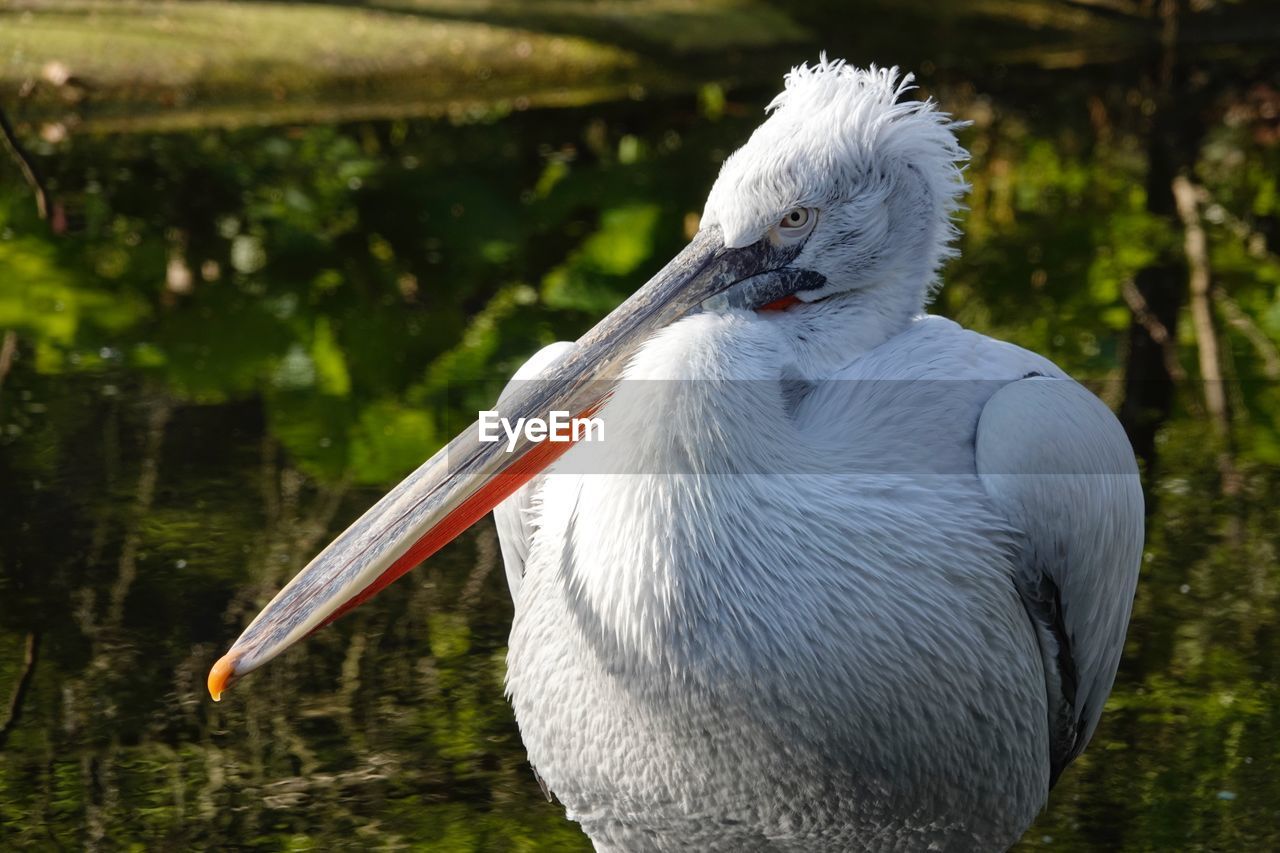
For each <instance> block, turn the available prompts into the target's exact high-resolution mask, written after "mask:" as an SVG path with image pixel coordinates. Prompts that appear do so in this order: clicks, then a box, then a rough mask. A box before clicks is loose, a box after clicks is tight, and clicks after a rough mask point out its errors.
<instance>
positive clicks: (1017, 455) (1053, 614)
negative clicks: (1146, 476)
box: [976, 376, 1143, 783]
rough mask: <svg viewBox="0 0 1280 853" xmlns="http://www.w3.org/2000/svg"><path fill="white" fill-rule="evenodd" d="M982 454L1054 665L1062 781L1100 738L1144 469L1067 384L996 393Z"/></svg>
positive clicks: (1087, 398) (981, 438)
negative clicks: (1016, 533)
mask: <svg viewBox="0 0 1280 853" xmlns="http://www.w3.org/2000/svg"><path fill="white" fill-rule="evenodd" d="M976 454H977V471H978V475H979V477H980V478H981V481H982V484H983V487H984V488H985V490H986V492H987V494H988V495H989V496H990V498H991V500H992V502H993V503H994V504H995V506H996V507H997V509H998V510H1000V511H1001V512H1003V513H1004V514H1005V516H1006V518H1007V519H1008V520H1009V522H1010V524H1011V525H1012V526H1013V528H1014V529H1015V530H1017V531H1019V533H1020V541H1019V543H1018V546H1019V549H1020V551H1019V554H1018V556H1017V565H1018V576H1017V578H1016V582H1017V584H1018V588H1019V592H1020V593H1021V595H1022V599H1023V602H1024V604H1025V605H1026V608H1027V613H1028V615H1029V616H1030V618H1031V620H1032V623H1033V624H1034V625H1035V628H1036V631H1037V635H1038V638H1039V640H1040V648H1041V653H1042V655H1043V657H1044V662H1045V680H1046V688H1047V690H1048V699H1049V718H1050V719H1049V726H1050V729H1049V730H1050V738H1051V742H1050V749H1051V755H1050V759H1051V762H1050V766H1051V777H1050V778H1051V783H1052V782H1056V781H1057V778H1058V775H1059V774H1060V773H1061V772H1062V769H1063V768H1064V767H1066V765H1067V764H1068V763H1070V762H1071V760H1072V759H1074V758H1075V757H1076V756H1077V755H1079V754H1080V752H1081V750H1083V749H1084V747H1085V745H1086V744H1087V743H1088V742H1089V739H1090V738H1091V737H1092V736H1093V732H1094V729H1095V728H1096V727H1097V725H1098V720H1099V718H1100V717H1101V714H1102V706H1103V704H1104V703H1105V702H1106V699H1107V696H1108V694H1109V693H1110V692H1111V685H1112V682H1113V681H1114V679H1115V674H1116V667H1117V666H1118V665H1119V662H1120V653H1121V650H1122V648H1123V646H1124V637H1125V630H1126V628H1127V627H1128V624H1129V611H1130V608H1131V606H1132V603H1133V594H1134V589H1135V587H1136V585H1137V580H1138V568H1139V564H1140V562H1141V558H1142V540H1143V499H1142V488H1141V484H1140V481H1139V477H1138V470H1137V467H1136V465H1135V464H1134V458H1133V450H1132V448H1131V447H1130V445H1129V441H1128V439H1127V437H1126V436H1125V433H1124V430H1123V429H1122V428H1121V426H1120V424H1119V422H1118V421H1117V420H1116V418H1115V416H1114V415H1112V413H1111V412H1110V410H1108V409H1107V407H1106V406H1104V405H1103V404H1102V402H1101V401H1100V400H1098V398H1097V397H1095V396H1093V395H1092V394H1091V393H1089V391H1087V390H1086V389H1085V388H1083V387H1081V386H1080V385H1078V384H1076V383H1075V382H1073V381H1071V380H1069V379H1051V378H1044V377H1038V376H1037V377H1029V378H1025V379H1022V380H1019V381H1016V382H1011V383H1009V384H1008V385H1006V386H1004V387H1003V388H1001V389H1000V390H999V391H997V392H996V393H995V394H994V395H993V396H992V397H991V399H990V400H989V401H988V402H987V403H986V406H985V407H984V408H983V411H982V415H981V417H980V419H979V422H978V430H977V437H976Z"/></svg>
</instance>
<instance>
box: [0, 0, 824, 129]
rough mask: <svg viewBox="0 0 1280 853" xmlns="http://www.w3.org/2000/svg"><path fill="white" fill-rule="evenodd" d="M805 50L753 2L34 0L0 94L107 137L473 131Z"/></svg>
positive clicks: (0, 51)
mask: <svg viewBox="0 0 1280 853" xmlns="http://www.w3.org/2000/svg"><path fill="white" fill-rule="evenodd" d="M803 37H804V31H803V30H802V29H801V28H800V27H798V26H797V25H796V24H794V23H792V22H791V21H790V20H789V19H788V18H787V17H785V16H784V15H783V14H782V13H780V12H778V11H777V10H775V9H773V8H770V7H768V6H765V5H763V4H762V3H761V2H759V0H713V1H712V2H709V3H708V2H702V3H694V2H691V0H606V2H584V1H583V0H552V2H546V3H537V4H525V3H518V2H514V0H493V2H462V0H385V2H384V1H383V0H375V2H368V3H305V2H300V3H278V2H277V3H264V2H230V1H229V0H214V1H213V2H162V0H45V1H44V2H39V1H38V0H28V2H9V3H0V92H3V93H4V95H3V102H4V103H7V104H12V103H14V101H15V100H16V101H20V102H21V112H22V114H23V115H24V116H26V117H28V118H31V119H34V120H41V121H44V120H50V121H52V120H60V119H62V118H64V117H65V116H66V115H68V114H71V115H73V116H74V122H75V124H76V125H77V126H78V127H83V128H86V129H98V130H127V129H144V128H145V129H172V128H181V127H192V126H198V125H208V124H217V125H224V126H235V125H243V124H254V123H274V122H279V121H294V120H299V119H301V118H303V117H305V118H309V119H312V120H314V119H316V118H322V119H328V120H332V119H336V118H344V117H352V118H356V117H365V116H370V115H379V116H387V115H433V114H454V115H459V116H468V115H474V114H475V113H476V112H478V111H484V110H486V109H492V108H497V109H499V110H505V109H509V108H520V107H522V106H525V105H528V106H536V105H543V104H563V103H581V102H585V101H590V100H595V99H598V98H604V97H616V96H618V95H619V94H622V93H626V92H627V91H629V90H635V89H636V87H637V86H640V87H642V88H652V89H659V90H661V89H669V88H682V87H684V86H685V85H687V84H688V83H689V81H691V80H693V79H695V78H694V76H693V75H691V73H690V72H691V71H692V70H693V69H694V68H695V67H698V66H700V64H701V63H704V62H706V61H709V60H710V59H712V58H713V57H714V58H716V59H718V60H722V59H723V58H724V56H725V53H726V52H732V51H741V50H748V49H750V50H753V51H759V50H761V49H764V48H768V47H769V46H773V45H785V44H788V43H795V42H797V41H799V40H801V39H803ZM698 76H701V75H700V74H699V75H698Z"/></svg>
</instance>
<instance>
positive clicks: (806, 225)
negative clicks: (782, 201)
mask: <svg viewBox="0 0 1280 853" xmlns="http://www.w3.org/2000/svg"><path fill="white" fill-rule="evenodd" d="M817 221H818V211H817V210H815V209H814V208H812V207H793V208H791V209H790V210H788V211H787V212H786V213H784V214H782V218H781V219H779V220H778V224H777V225H775V226H774V227H773V231H774V234H775V239H776V240H778V241H779V242H782V243H793V242H795V241H796V240H799V239H801V238H803V237H808V236H809V232H810V231H812V230H813V226H814V224H815V223H817Z"/></svg>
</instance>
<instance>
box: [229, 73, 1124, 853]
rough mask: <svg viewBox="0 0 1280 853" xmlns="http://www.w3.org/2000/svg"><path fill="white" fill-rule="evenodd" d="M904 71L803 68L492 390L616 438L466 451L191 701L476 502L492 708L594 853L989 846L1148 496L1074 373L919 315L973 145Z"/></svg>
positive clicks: (307, 627) (349, 602)
mask: <svg viewBox="0 0 1280 853" xmlns="http://www.w3.org/2000/svg"><path fill="white" fill-rule="evenodd" d="M909 79H910V78H906V79H904V80H903V81H902V82H899V81H898V78H897V74H896V71H893V70H889V71H883V70H876V69H874V68H873V69H871V70H870V71H859V70H856V69H853V68H850V67H848V66H846V65H844V64H843V63H841V62H827V61H826V60H825V59H824V60H823V61H821V62H819V63H818V64H817V65H816V66H813V67H801V68H797V69H795V70H794V71H793V72H792V73H791V74H790V75H789V76H788V78H787V88H786V91H785V92H784V93H783V94H782V95H780V96H779V97H778V99H777V100H776V101H775V102H774V104H773V105H772V106H771V110H772V112H771V115H770V117H769V119H768V120H767V121H766V122H765V123H764V124H763V125H762V126H761V128H760V129H759V130H757V131H756V133H755V134H754V135H753V136H752V137H751V139H750V141H748V142H747V144H746V145H745V146H743V148H742V149H741V150H739V151H738V152H737V153H735V154H734V155H733V156H732V157H730V158H729V159H728V160H727V161H726V162H725V165H724V168H723V170H722V171H721V174H720V177H719V179H718V180H717V181H716V184H715V186H714V187H713V189H712V191H711V196H710V198H709V200H708V202H707V207H706V211H705V214H704V216H703V224H702V229H701V230H700V231H699V233H698V234H697V235H695V237H694V238H693V240H692V241H691V242H690V244H689V246H688V247H687V248H686V249H685V250H684V251H682V252H681V253H680V255H678V256H677V257H676V258H675V259H673V260H672V261H671V262H670V263H669V264H667V266H666V267H664V268H663V269H662V270H661V271H660V272H659V273H658V274H657V275H655V276H654V278H653V279H652V280H651V281H649V282H648V283H647V284H646V285H644V286H643V287H642V288H640V289H639V290H638V291H637V292H636V293H635V294H634V295H633V296H632V297H631V298H629V299H628V300H627V301H626V302H624V303H623V304H622V305H621V306H619V307H618V308H617V309H616V310H614V311H613V312H612V313H611V314H610V315H609V316H608V317H606V318H605V319H604V320H602V321H601V322H600V323H599V324H598V325H597V326H596V327H595V328H594V329H592V330H591V331H590V332H588V333H587V334H586V335H584V336H583V337H582V338H580V339H579V340H578V341H577V342H576V343H572V344H570V343H562V344H556V345H554V346H553V347H548V348H547V349H545V350H543V351H542V352H541V353H539V354H538V355H536V356H534V358H533V359H531V360H530V362H529V363H528V364H526V365H525V367H524V368H523V369H522V370H521V371H520V373H519V374H518V375H517V379H519V380H521V381H519V382H513V383H512V384H511V385H510V386H508V389H507V391H506V392H504V394H503V399H501V400H500V401H499V403H498V408H499V410H501V412H503V413H505V414H506V415H515V416H517V418H526V417H545V416H546V415H547V414H548V413H549V412H555V411H565V412H568V413H570V414H576V413H583V412H595V411H597V410H598V411H599V416H600V417H601V418H603V419H604V420H605V423H606V426H607V430H606V441H604V442H601V443H597V444H587V443H583V444H579V445H576V446H574V447H573V449H572V450H570V451H569V452H568V453H567V454H565V455H563V456H562V457H560V458H559V461H558V462H556V461H554V460H555V459H556V456H557V452H556V451H557V448H556V447H555V446H554V445H549V444H543V443H539V442H537V441H535V440H533V439H532V438H530V437H528V436H527V435H526V436H525V437H524V438H521V439H519V440H517V441H514V442H513V443H512V444H510V445H507V446H503V445H502V444H495V443H492V442H486V440H485V439H484V437H483V435H482V434H481V431H480V430H479V424H476V425H473V426H472V427H471V428H470V429H468V430H465V431H463V433H462V434H460V435H459V436H458V437H457V438H455V439H454V440H453V441H451V442H450V443H449V445H448V446H447V447H445V448H444V449H442V450H441V451H440V452H439V453H437V454H436V455H435V456H434V457H432V459H430V460H428V461H427V462H426V463H425V464H423V465H422V467H420V468H419V469H418V470H417V471H414V472H413V473H412V474H410V475H409V476H408V477H407V478H406V479H405V480H404V482H402V483H401V484H400V485H398V486H396V487H395V488H394V489H393V490H391V492H389V493H388V494H387V495H386V496H385V497H383V498H382V499H381V500H380V501H378V503H377V504H375V505H374V506H373V507H372V508H370V509H369V510H368V511H367V512H366V513H365V514H364V515H363V516H362V517H361V518H359V519H358V520H356V521H355V522H354V523H353V524H352V525H351V527H350V528H348V529H347V530H346V531H345V532H344V533H343V534H342V535H341V536H339V537H338V538H337V539H336V540H335V541H334V542H333V543H331V544H330V545H329V546H328V547H326V548H325V549H324V551H322V552H321V553H320V554H319V555H318V556H316V558H315V559H313V560H312V561H311V562H310V563H309V564H308V565H307V566H306V567H305V568H304V569H303V570H302V571H301V572H300V573H299V574H298V576H297V577H295V578H294V579H293V580H292V581H291V582H290V583H289V584H288V585H287V586H286V587H285V588H284V589H283V590H281V591H280V593H279V594H278V595H277V596H276V597H275V598H274V599H272V601H271V602H270V603H269V604H268V605H267V606H266V607H265V608H264V609H263V611H262V613H260V614H259V615H258V616H257V618H255V619H254V620H253V622H252V623H251V624H250V625H249V626H248V628H246V629H245V631H244V633H243V634H241V636H240V637H239V639H237V640H236V642H235V643H234V644H233V645H232V647H231V649H230V650H229V651H228V652H227V654H225V655H224V656H223V657H222V658H221V659H220V660H219V661H218V662H217V663H216V664H215V665H214V667H213V669H212V670H211V672H210V674H209V689H210V692H211V694H212V695H213V696H214V698H215V699H216V698H218V697H219V696H220V695H221V694H222V691H223V690H225V689H226V688H227V686H228V685H230V684H231V683H232V682H234V681H235V680H236V679H238V678H240V677H242V676H244V675H245V674H246V673H249V672H251V671H253V670H254V669H256V668H257V667H260V666H262V665H263V664H264V663H266V662H267V661H269V660H271V659H273V658H274V657H275V656H277V655H279V654H280V652H281V651H283V650H284V649H285V648H288V647H289V646H290V645H292V644H293V643H295V642H297V641H298V640H300V639H301V638H303V637H305V636H307V635H308V634H310V633H311V632H312V631H314V630H315V629H316V628H318V627H320V626H322V625H324V624H325V623H327V622H328V621H331V620H332V619H334V618H336V617H337V616H340V615H341V614H342V613H344V612H346V611H347V610H349V609H351V608H352V607H355V606H357V605H358V604H360V603H361V602H362V601H364V600H366V599H368V598H369V597H370V596H372V595H373V594H374V593H376V592H377V590H379V589H381V588H382V587H384V586H385V585H386V584H388V583H390V582H391V581H393V580H394V579H395V578H396V577H399V576H400V575H401V574H403V573H404V572H406V571H408V570H409V569H411V568H413V567H414V566H415V565H417V564H418V563H419V562H421V561H422V560H424V559H426V558H427V557H429V556H430V555H431V554H432V553H434V552H435V551H436V550H438V549H439V548H441V547H443V546H444V545H445V544H446V543H447V542H449V541H450V540H451V539H453V538H454V537H456V536H457V535H458V534H459V533H460V532H461V531H462V530H464V529H466V527H467V526H468V525H470V524H472V523H474V522H475V521H477V520H478V519H480V518H481V517H483V515H484V514H485V513H486V512H487V511H488V510H489V509H491V508H493V509H494V510H495V513H494V514H495V516H496V519H497V524H498V532H499V538H500V540H501V542H502V552H503V557H504V559H505V561H506V565H507V576H508V579H509V581H510V584H511V591H512V597H513V599H514V601H515V621H514V624H513V625H512V628H511V642H510V653H509V656H508V672H507V687H508V690H509V692H510V696H511V702H512V705H513V706H514V708H515V713H516V718H517V720H518V722H519V724H520V731H521V734H522V735H523V737H524V742H525V745H526V747H527V748H528V751H529V758H530V761H531V762H532V763H533V765H534V766H535V767H536V768H537V770H538V772H539V773H540V774H541V777H542V778H543V780H544V781H545V783H546V784H547V786H549V788H550V790H551V791H553V792H554V793H555V795H556V796H557V797H558V798H559V799H560V801H561V802H562V803H563V804H564V806H565V809H566V811H567V813H568V815H569V816H570V817H571V818H573V819H575V820H577V821H580V822H581V824H582V826H583V828H584V829H585V830H586V832H587V833H588V835H590V836H591V838H592V840H593V841H594V842H595V844H596V847H597V848H598V849H601V850H628V851H647V850H726V851H749V850H805V851H808V850H834V849H885V850H898V849H903V850H917V849H936V850H961V849H991V850H995V849H1001V848H1003V847H1006V846H1008V845H1009V844H1011V843H1013V841H1015V840H1016V839H1017V838H1018V836H1019V835H1020V834H1021V833H1022V832H1023V830H1024V829H1025V828H1026V827H1027V826H1028V824H1029V823H1030V822H1031V820H1032V819H1033V818H1034V817H1035V815H1036V813H1037V812H1038V811H1039V809H1040V808H1041V807H1042V806H1043V805H1044V802H1045V798H1046V796H1047V795H1048V791H1049V788H1050V787H1051V785H1052V783H1053V781H1054V780H1055V779H1056V777H1057V774H1058V773H1060V772H1061V771H1062V769H1063V768H1064V767H1065V766H1066V765H1067V764H1068V763H1069V762H1070V761H1071V760H1072V759H1073V758H1074V757H1075V756H1076V755H1077V754H1078V753H1079V752H1080V750H1081V749H1083V748H1084V746H1085V744H1086V743H1087V742H1088V740H1089V738H1090V736H1091V735H1092V734H1093V731H1094V729H1095V727H1096V726H1097V724H1098V719H1099V717H1100V715H1101V712H1102V706H1103V703H1104V702H1105V700H1106V697H1107V694H1108V693H1109V692H1110V690H1111V683H1112V680H1113V678H1114V677H1115V671H1116V666H1117V662H1118V660H1119V656H1120V652H1121V647H1122V644H1123V640H1124V633H1125V628H1126V626H1127V624H1128V619H1129V608H1130V602H1131V600H1132V598H1133V592H1134V585H1135V583H1136V581H1137V572H1138V563H1139V558H1140V554H1141V550H1142V519H1143V511H1142V493H1141V490H1140V486H1139V481H1138V475H1137V471H1136V468H1135V466H1134V462H1133V456H1132V453H1131V452H1130V449H1129V445H1128V442H1127V441H1126V439H1125V435H1124V432H1123V431H1122V430H1121V428H1120V426H1119V424H1118V423H1117V422H1116V420H1115V418H1114V417H1112V415H1111V413H1110V412H1109V411H1107V409H1106V408H1105V407H1104V406H1103V405H1102V404H1101V403H1100V402H1099V401H1098V400H1097V399H1096V398H1094V397H1093V396H1092V395H1091V394H1089V393H1088V392H1087V391H1086V390H1085V389H1083V388H1082V387H1081V386H1079V385H1077V384H1076V383H1075V382H1073V381H1072V380H1071V379H1069V378H1068V377H1066V375H1065V374H1063V373H1062V371H1060V370H1058V369H1057V368H1056V367H1055V366H1054V365H1053V364H1051V363H1050V362H1048V361H1046V360H1045V359H1043V358H1041V357H1039V356H1037V355H1035V354H1033V353H1030V352H1027V351H1026V350H1023V349H1020V348H1018V347H1015V346H1012V345H1010V344H1006V343H1001V342H999V341H994V340H991V339H990V338H986V337H983V336H982V335H978V334H975V333H973V332H969V331H965V330H964V329H961V328H960V327H959V326H957V325H956V324H955V323H952V322H950V321H948V320H944V319H940V318H936V317H927V316H924V315H923V313H922V312H923V310H924V304H925V301H926V299H927V297H928V294H929V291H930V288H932V287H933V286H934V284H935V283H936V277H937V272H938V268H939V264H940V263H941V262H942V261H943V260H944V259H945V258H946V257H947V256H948V255H949V254H950V251H951V250H950V248H949V244H950V241H951V238H952V237H953V236H954V227H953V225H952V215H953V213H954V212H955V210H956V209H957V205H958V200H959V197H960V195H961V194H962V193H963V191H964V182H963V179H962V175H961V172H960V164H961V163H962V162H963V161H964V158H965V156H966V155H965V152H964V151H963V149H962V148H961V147H960V145H959V144H958V142H957V141H956V138H955V135H954V127H955V125H954V124H953V123H952V122H951V120H950V119H949V118H948V117H947V116H946V115H945V114H943V113H940V112H938V110H937V109H936V108H935V107H934V105H933V104H932V103H930V102H919V101H904V100H902V96H903V95H904V93H905V92H906V91H907V83H908V81H909ZM778 309H785V310H778ZM534 378H537V379H538V381H536V382H526V381H523V380H529V379H534ZM511 420H512V421H513V422H514V421H515V420H516V418H512V419H511ZM560 449H563V445H561V446H560ZM548 466H551V467H548ZM539 472H542V473H539ZM522 484H523V485H522ZM504 499H505V500H504Z"/></svg>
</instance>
